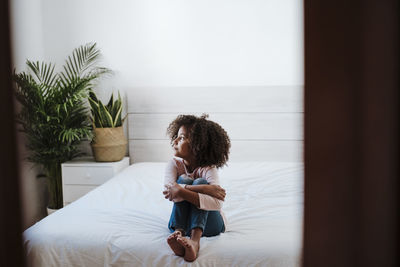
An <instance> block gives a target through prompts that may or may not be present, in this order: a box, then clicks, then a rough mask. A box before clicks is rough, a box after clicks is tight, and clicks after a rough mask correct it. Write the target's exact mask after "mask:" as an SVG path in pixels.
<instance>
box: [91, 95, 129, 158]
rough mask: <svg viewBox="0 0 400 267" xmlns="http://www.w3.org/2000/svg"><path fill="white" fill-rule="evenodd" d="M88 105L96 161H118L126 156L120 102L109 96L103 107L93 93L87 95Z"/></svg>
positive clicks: (119, 99)
mask: <svg viewBox="0 0 400 267" xmlns="http://www.w3.org/2000/svg"><path fill="white" fill-rule="evenodd" d="M89 104H90V107H91V113H92V123H93V130H94V138H93V140H92V142H91V146H92V151H93V155H94V158H95V160H96V161H100V162H111V161H120V160H122V158H123V157H124V156H125V154H126V145H127V143H128V141H127V140H126V137H125V135H124V131H123V127H122V124H123V121H124V119H122V101H121V96H120V94H119V92H118V99H115V100H114V94H112V95H111V98H110V100H109V101H108V104H107V105H104V104H103V103H102V102H101V101H100V100H99V99H98V98H97V97H96V94H95V93H94V92H90V93H89Z"/></svg>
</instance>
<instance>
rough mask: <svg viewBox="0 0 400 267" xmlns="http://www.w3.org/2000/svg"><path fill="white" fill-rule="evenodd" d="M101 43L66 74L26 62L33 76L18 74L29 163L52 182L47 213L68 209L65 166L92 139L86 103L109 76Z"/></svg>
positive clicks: (81, 52) (84, 50)
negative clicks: (63, 176)
mask: <svg viewBox="0 0 400 267" xmlns="http://www.w3.org/2000/svg"><path fill="white" fill-rule="evenodd" d="M99 56H100V51H99V50H98V49H97V48H96V44H86V45H84V46H80V47H79V48H76V49H75V50H73V52H72V56H69V57H68V59H67V60H66V62H65V64H64V66H63V68H62V71H60V72H55V71H54V68H55V65H54V64H51V63H43V62H42V63H39V62H32V61H29V60H27V63H26V64H27V66H28V71H27V72H21V73H18V74H17V73H15V72H14V75H13V78H14V81H15V84H16V99H17V100H18V101H19V102H20V103H21V110H20V112H19V113H18V114H17V122H18V123H20V125H21V126H22V127H21V129H20V130H21V131H23V132H24V133H25V135H26V138H27V148H28V150H29V152H30V153H29V157H28V160H29V161H30V162H32V163H34V164H35V165H39V166H40V167H42V170H43V171H44V174H45V176H46V177H47V184H48V189H49V190H48V191H49V203H48V208H50V209H59V208H62V207H63V197H62V181H61V163H63V162H65V161H68V160H71V159H73V158H75V157H77V156H80V155H82V153H81V152H80V151H79V148H78V145H79V143H80V142H81V141H83V140H88V139H91V138H92V125H91V122H90V119H89V116H88V115H89V114H88V109H87V106H86V99H87V97H88V93H89V90H90V89H91V88H92V87H93V85H94V82H95V80H96V79H98V78H99V77H100V76H102V75H103V74H105V73H107V72H109V70H107V69H106V68H102V67H98V66H97V61H98V58H99Z"/></svg>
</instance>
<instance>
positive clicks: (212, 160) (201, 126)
mask: <svg viewBox="0 0 400 267" xmlns="http://www.w3.org/2000/svg"><path fill="white" fill-rule="evenodd" d="M207 117H208V115H202V116H201V117H196V116H192V115H180V116H178V117H177V118H176V119H175V120H174V121H173V122H171V124H170V125H169V127H168V130H167V133H168V135H169V136H170V138H171V145H172V147H173V148H174V150H175V153H174V156H175V157H174V158H173V159H172V160H170V161H169V162H168V164H167V167H166V172H165V181H164V182H165V183H164V184H165V190H164V191H163V194H164V196H165V198H166V199H168V200H170V201H173V202H174V205H173V208H172V213H171V218H170V221H169V223H168V228H169V229H170V231H171V232H172V234H171V235H170V236H169V237H168V238H167V242H168V245H169V246H170V247H171V249H172V251H173V252H174V253H175V254H176V255H177V256H181V257H183V258H184V259H185V260H186V261H194V260H195V259H196V258H197V255H198V251H199V248H200V237H202V236H216V235H219V234H220V233H221V232H224V231H225V222H226V220H225V217H224V215H223V213H222V211H221V207H222V203H223V201H224V199H225V190H224V189H223V188H221V187H220V186H219V179H218V171H217V168H219V167H222V166H223V165H225V163H226V162H227V160H228V154H229V149H230V146H231V144H230V140H229V137H228V134H227V133H226V131H225V130H224V129H223V128H222V127H221V126H220V125H219V124H217V123H215V122H213V121H210V120H207ZM185 236H188V237H189V238H186V237H185Z"/></svg>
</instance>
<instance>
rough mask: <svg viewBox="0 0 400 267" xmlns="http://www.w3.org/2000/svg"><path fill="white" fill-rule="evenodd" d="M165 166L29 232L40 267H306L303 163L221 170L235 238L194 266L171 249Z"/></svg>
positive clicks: (131, 170)
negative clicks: (302, 260) (303, 261)
mask: <svg viewBox="0 0 400 267" xmlns="http://www.w3.org/2000/svg"><path fill="white" fill-rule="evenodd" d="M164 168H165V163H137V164H133V165H131V166H130V167H128V168H127V169H125V170H124V171H122V172H121V173H119V174H118V175H117V176H115V177H114V178H113V179H111V180H110V181H108V182H107V183H105V184H103V185H102V186H100V187H98V188H96V189H95V190H93V191H91V192H90V193H88V194H87V195H85V196H84V197H82V198H81V199H79V200H77V201H75V202H73V203H72V204H70V205H68V206H66V207H64V208H63V209H60V210H59V211H57V212H55V213H53V214H52V215H50V216H47V217H46V218H44V219H43V220H41V221H40V222H38V223H36V224H35V225H33V226H32V227H30V228H29V229H27V230H26V231H25V232H24V245H25V248H26V253H27V256H28V260H29V262H30V263H31V264H33V266H36V267H39V266H160V267H161V266H162V267H164V266H240V267H242V266H282V267H287V266H300V257H301V245H302V220H303V218H302V216H303V165H302V164H301V163H279V162H259V163H257V162H251V163H230V164H229V166H228V167H225V168H223V169H221V170H220V177H221V178H220V179H221V185H222V186H223V187H224V188H225V189H226V191H227V196H226V199H225V203H224V207H223V210H224V212H225V215H226V217H227V219H228V224H229V225H228V227H229V230H230V231H229V232H225V233H222V234H221V235H219V236H215V237H210V238H206V237H203V238H201V241H200V247H201V248H200V253H199V257H198V259H197V260H196V261H194V262H193V263H187V262H185V261H184V260H183V258H181V257H178V256H175V255H174V254H173V252H172V251H171V250H170V248H169V247H168V245H167V243H166V238H167V236H168V235H169V231H168V228H167V224H168V220H169V216H170V212H171V208H172V203H171V202H169V201H168V200H166V199H164V197H163V194H162V189H163V184H162V183H163V173H164Z"/></svg>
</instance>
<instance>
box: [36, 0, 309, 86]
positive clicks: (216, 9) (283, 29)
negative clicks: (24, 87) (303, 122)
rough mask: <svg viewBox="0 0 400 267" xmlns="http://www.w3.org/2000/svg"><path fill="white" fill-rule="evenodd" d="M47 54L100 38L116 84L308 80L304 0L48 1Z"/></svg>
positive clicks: (61, 53) (45, 3)
mask: <svg viewBox="0 0 400 267" xmlns="http://www.w3.org/2000/svg"><path fill="white" fill-rule="evenodd" d="M42 12H43V22H44V23H43V25H44V27H43V32H44V51H45V56H46V58H48V59H51V60H55V59H57V60H63V59H64V57H65V55H66V54H68V53H70V51H71V50H72V49H73V48H74V47H77V46H79V45H80V44H83V43H86V42H90V41H96V42H97V43H98V44H99V47H100V48H101V50H102V52H103V54H104V57H105V63H107V66H109V67H110V68H112V69H113V70H115V71H116V72H117V73H118V78H117V79H116V80H118V86H121V87H124V88H129V87H134V86H163V87H164V86H173V87H174V86H227V85H231V86H243V85H246V86H250V85H257V86H266V85H302V84H303V38H302V34H303V31H302V27H303V25H302V22H303V19H302V1H301V0H219V1H216V0H169V1H165V0H114V1H107V0H85V1H82V0H68V1H65V0H43V10H42Z"/></svg>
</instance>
